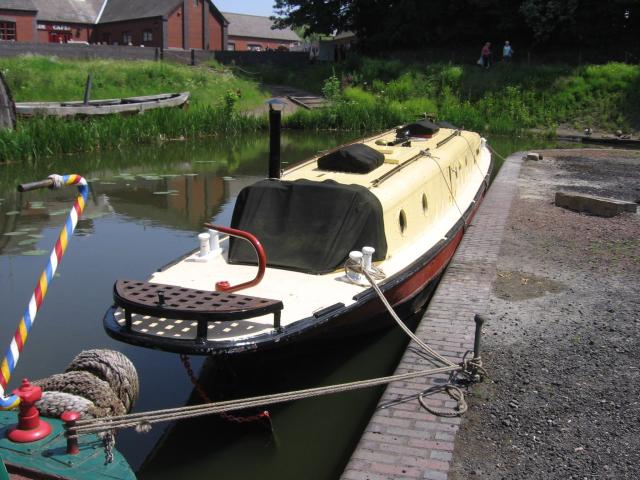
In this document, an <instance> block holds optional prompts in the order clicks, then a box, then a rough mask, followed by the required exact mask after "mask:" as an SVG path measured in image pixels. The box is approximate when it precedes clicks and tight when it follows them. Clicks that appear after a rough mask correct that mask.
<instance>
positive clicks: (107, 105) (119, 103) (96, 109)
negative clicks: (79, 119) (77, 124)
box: [15, 92, 189, 117]
mask: <svg viewBox="0 0 640 480" xmlns="http://www.w3.org/2000/svg"><path fill="white" fill-rule="evenodd" d="M188 100H189V92H181V93H163V94H160V95H148V96H142V97H128V98H115V99H106V100H90V101H88V102H86V103H85V102H82V101H72V102H18V103H16V104H15V105H16V114H17V115H18V116H22V117H35V116H56V117H73V116H76V115H80V116H93V115H112V114H137V113H144V112H145V111H147V110H153V109H156V108H171V107H182V106H184V105H185V104H186V103H187V101H188Z"/></svg>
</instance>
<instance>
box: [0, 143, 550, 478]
mask: <svg viewBox="0 0 640 480" xmlns="http://www.w3.org/2000/svg"><path fill="white" fill-rule="evenodd" d="M266 137H267V136H266V135H265V134H256V135H246V136H243V137H241V138H228V139H208V140H203V141H198V142H189V143H181V142H176V143H166V144H162V145H157V146H144V147H140V148H127V149H126V150H124V151H119V150H118V151H112V152H104V153H92V154H87V155H76V156H68V157H58V158H50V159H40V160H37V161H32V162H25V163H8V164H4V165H0V306H1V309H0V312H1V315H2V320H1V322H0V348H1V349H2V352H3V353H4V351H5V349H6V346H8V345H9V342H10V339H11V336H12V334H13V332H14V330H15V326H16V325H17V323H18V320H19V319H20V317H21V315H22V313H23V311H24V309H25V307H26V305H27V302H28V301H29V298H30V296H31V293H32V291H33V288H34V287H35V284H36V280H37V278H38V277H39V275H40V272H41V271H42V269H43V268H44V266H45V265H46V262H47V259H48V256H49V252H50V250H51V248H52V246H53V244H54V242H55V241H56V239H57V237H58V233H59V231H60V228H61V226H62V225H63V223H64V222H65V220H66V215H67V214H68V211H69V208H70V206H71V204H72V202H73V200H74V198H75V194H76V190H75V189H74V188H65V189H62V190H58V191H48V190H46V191H36V192H29V193H24V194H19V193H17V192H16V190H15V187H16V185H17V184H18V183H22V182H28V181H33V180H39V179H42V178H45V177H46V176H47V175H49V174H51V173H61V174H66V173H78V174H81V175H83V176H85V178H87V179H88V180H89V182H90V186H91V193H90V196H89V201H88V204H87V208H86V210H85V215H84V216H83V218H82V219H81V220H80V222H79V223H78V227H77V229H76V232H75V234H74V236H73V239H72V240H71V242H70V245H69V248H68V251H67V254H66V255H65V257H64V259H63V261H62V263H61V266H60V267H59V269H58V273H57V274H56V277H55V278H54V280H53V282H52V284H51V286H50V288H49V291H48V294H47V297H46V299H45V301H44V303H43V307H42V309H41V310H40V312H39V314H38V316H37V319H36V322H35V324H34V327H33V329H32V331H31V333H30V335H29V338H28V341H27V343H26V345H25V348H24V351H23V354H22V356H21V358H20V361H19V364H18V366H17V369H16V371H15V372H14V375H13V377H12V379H11V382H10V388H15V387H16V386H17V385H18V382H19V380H20V379H21V378H23V377H28V378H31V379H36V378H42V377H46V376H49V375H51V374H54V373H60V372H62V371H64V369H65V367H66V365H67V364H68V363H69V362H70V361H71V359H72V358H73V357H74V356H75V355H76V354H77V353H79V352H80V351H82V350H86V349H90V348H111V349H117V350H119V351H121V352H123V353H124V354H125V355H127V356H128V357H129V358H130V359H131V360H132V361H133V363H134V364H135V365H136V367H137V369H138V374H139V376H140V384H141V392H140V399H139V400H138V402H137V404H136V406H135V411H145V410H153V409H160V408H171V407H176V406H181V405H186V404H188V403H199V402H200V401H201V400H200V398H199V397H198V395H197V394H196V393H195V392H194V391H193V385H192V383H191V381H190V379H189V377H188V376H187V374H186V372H185V369H184V366H183V365H182V364H181V362H180V360H179V358H178V356H177V355H175V354H170V353H164V352H158V351H153V350H148V349H142V348H136V347H132V346H129V345H125V344H120V343H117V342H115V341H114V340H111V339H110V338H109V337H107V335H106V334H105V333H104V331H103V328H102V316H103V314H104V312H105V310H106V309H107V308H108V307H109V305H110V304H111V288H112V285H113V282H114V281H115V280H116V279H119V278H129V279H146V278H147V277H148V275H149V274H150V273H151V272H152V271H154V270H155V269H156V268H158V267H160V266H162V265H164V264H165V263H167V262H168V261H170V260H172V259H174V258H176V257H178V256H180V255H182V254H184V253H185V252H187V251H189V250H192V249H194V248H196V244H197V242H196V235H197V233H199V232H200V231H201V225H202V224H203V223H204V222H206V221H210V220H213V221H214V222H216V223H220V224H223V225H228V224H229V221H230V217H231V212H232V209H233V204H234V201H235V198H236V195H237V194H238V192H239V191H240V190H241V189H242V187H243V186H245V185H247V184H250V183H253V182H254V181H256V180H257V179H259V178H263V177H264V176H265V175H266V171H267V158H268V153H267V150H268V139H267V138H266ZM352 137H353V135H348V134H347V135H339V134H336V133H316V132H314V133H311V134H309V133H306V134H305V133H286V134H285V135H284V137H283V145H282V155H283V162H284V163H285V166H286V164H293V163H296V162H298V161H300V160H303V159H305V158H307V157H309V156H311V155H314V154H315V153H317V152H318V151H321V150H324V149H326V148H328V147H331V146H335V145H337V144H339V143H343V142H345V141H348V140H350V139H351V138H352ZM490 142H491V144H492V146H493V147H494V148H495V149H496V151H497V152H498V153H499V154H500V155H501V156H504V157H506V156H507V155H508V154H509V153H511V152H513V151H516V150H524V149H528V148H542V147H544V146H552V144H549V145H544V144H542V143H541V141H540V140H527V139H524V140H523V139H507V138H502V139H501V138H495V139H490ZM3 342H4V343H3ZM405 345H406V340H405V338H404V336H403V335H402V334H401V333H399V332H397V331H391V332H388V333H386V334H383V335H379V336H377V337H374V338H368V339H363V340H362V341H360V342H354V343H351V344H348V345H339V346H327V347H326V348H325V349H324V350H322V351H313V352H302V351H301V352H300V355H299V356H298V357H297V358H296V361H295V362H285V361H280V360H278V359H274V360H273V361H272V362H270V363H269V364H261V365H255V366H251V365H245V366H244V369H243V370H242V371H237V372H236V371H230V370H229V369H228V368H226V366H225V365H216V364H210V363H209V362H203V359H201V358H192V363H193V367H194V370H195V371H196V372H200V371H201V370H202V372H203V373H202V374H201V375H200V381H201V383H202V386H203V388H204V389H205V390H206V391H207V392H208V393H209V395H210V397H212V398H230V397H238V396H242V395H245V394H253V393H255V392H256V391H282V390H289V389H294V388H305V387H310V386H317V385H329V384H333V383H339V382H345V381H350V380H356V379H363V378H369V377H374V376H382V375H387V374H390V373H392V372H393V370H394V367H395V365H396V363H397V361H398V359H399V357H400V355H401V354H402V351H403V349H404V346H405ZM380 393H381V390H380V389H377V390H373V391H359V392H354V393H347V394H340V395H335V396H328V397H323V398H318V399H313V400H304V401H299V402H295V403H292V404H286V405H281V406H277V407H274V408H272V409H270V415H271V421H270V422H266V421H257V422H250V423H236V422H231V421H228V420H223V419H220V418H200V419H197V420H195V421H185V422H179V423H176V424H169V425H162V424H159V425H156V426H154V428H153V429H152V430H151V432H149V433H145V434H139V433H135V432H132V431H127V432H123V433H121V434H119V436H118V438H117V447H118V449H119V450H120V451H121V452H122V453H123V454H124V455H125V456H126V458H127V459H128V461H129V462H130V464H131V465H132V466H133V467H134V468H135V469H136V470H137V471H138V473H139V476H140V478H149V479H163V478H167V479H168V478H177V477H181V478H189V479H204V478H207V479H209V478H223V479H250V478H257V477H260V478H263V479H285V478H305V479H331V478H337V477H338V476H339V475H340V472H341V471H342V469H343V467H344V465H345V463H346V461H347V460H348V458H349V454H350V452H351V451H352V449H353V447H354V446H355V443H356V442H357V440H358V438H359V436H360V433H361V431H362V429H363V428H364V427H365V425H366V423H367V420H368V418H369V417H370V415H371V413H372V411H373V409H374V408H375V405H376V402H377V399H378V398H379V395H380ZM251 413H255V412H248V413H247V415H249V414H251Z"/></svg>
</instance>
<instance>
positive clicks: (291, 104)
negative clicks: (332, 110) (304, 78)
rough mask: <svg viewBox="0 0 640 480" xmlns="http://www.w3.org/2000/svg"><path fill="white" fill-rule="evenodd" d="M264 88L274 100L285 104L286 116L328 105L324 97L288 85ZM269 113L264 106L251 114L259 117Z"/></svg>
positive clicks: (267, 108) (265, 86)
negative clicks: (305, 109) (301, 109)
mask: <svg viewBox="0 0 640 480" xmlns="http://www.w3.org/2000/svg"><path fill="white" fill-rule="evenodd" d="M263 88H264V89H265V90H267V91H268V92H269V93H270V94H271V96H272V98H275V99H277V100H280V101H281V102H283V103H284V105H285V107H284V111H283V113H282V114H283V115H284V116H287V115H291V114H292V113H294V112H296V111H297V110H299V109H300V108H318V107H321V106H324V105H326V104H327V101H326V99H325V98H324V97H322V96H319V95H316V94H314V93H311V92H308V91H306V90H301V89H299V88H295V87H289V86H286V85H264V86H263ZM304 105H306V107H305V106H304ZM268 111H269V106H268V105H266V104H264V105H260V106H259V107H256V108H253V109H251V110H250V111H249V112H250V113H251V114H252V115H256V116H258V115H263V114H265V113H267V112H268Z"/></svg>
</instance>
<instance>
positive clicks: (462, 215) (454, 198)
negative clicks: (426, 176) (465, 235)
mask: <svg viewBox="0 0 640 480" xmlns="http://www.w3.org/2000/svg"><path fill="white" fill-rule="evenodd" d="M462 138H464V137H462ZM422 153H424V154H425V155H426V156H427V157H428V158H430V159H431V160H433V161H434V162H436V165H438V168H439V169H440V173H441V174H442V178H443V179H444V184H445V185H446V186H447V188H448V189H449V193H450V194H451V199H452V200H453V204H454V205H455V206H456V208H457V209H458V212H460V218H462V221H463V222H464V228H465V229H466V228H467V227H468V226H469V224H468V223H467V220H466V219H465V218H464V213H462V210H461V209H460V205H458V201H457V200H456V196H455V195H454V194H453V187H452V186H451V185H449V182H447V176H446V175H445V174H444V170H442V167H441V166H440V162H438V159H437V157H434V156H433V155H431V152H429V151H428V150H425V151H424V152H422ZM449 168H451V167H449ZM452 183H453V182H452Z"/></svg>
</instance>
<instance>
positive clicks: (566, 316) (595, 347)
mask: <svg viewBox="0 0 640 480" xmlns="http://www.w3.org/2000/svg"><path fill="white" fill-rule="evenodd" d="M561 189H562V190H574V191H584V192H588V193H597V194H598V195H602V196H608V197H615V198H620V199H625V200H631V201H638V200H639V199H640V152H630V151H616V150H568V151H567V150H563V151H548V152H545V159H544V160H543V161H540V162H525V163H524V164H523V167H522V171H521V174H520V179H519V194H518V196H517V198H516V199H515V200H514V203H513V206H512V209H511V213H510V219H509V227H508V228H507V233H506V235H505V238H504V240H503V244H502V247H501V260H500V263H499V264H498V269H499V273H498V277H497V279H496V281H495V282H494V285H493V290H492V298H491V310H490V311H489V312H487V313H488V314H489V317H490V319H491V320H490V323H489V324H488V325H487V326H486V327H485V336H484V346H483V360H484V363H485V365H486V367H487V368H488V370H489V372H490V375H491V380H490V381H487V382H485V383H484V384H482V385H479V386H476V387H474V388H473V390H472V394H471V395H470V396H469V402H470V411H469V412H468V413H467V415H466V416H465V417H464V419H463V423H462V425H461V429H460V431H459V433H458V436H457V438H456V447H455V452H454V462H453V468H452V470H451V473H450V477H449V478H452V479H466V478H485V479H529V478H540V479H552V478H553V479H556V478H558V479H573V478H575V479H592V478H612V479H613V478H615V479H627V478H628V479H632V478H634V479H635V478H640V335H639V334H640V285H639V284H640V214H623V215H621V216H618V217H614V218H610V219H605V218H598V217H593V216H587V215H583V214H578V213H574V212H571V211H567V210H563V209H560V208H558V207H555V206H554V205H553V195H554V192H555V191H557V190H561Z"/></svg>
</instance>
